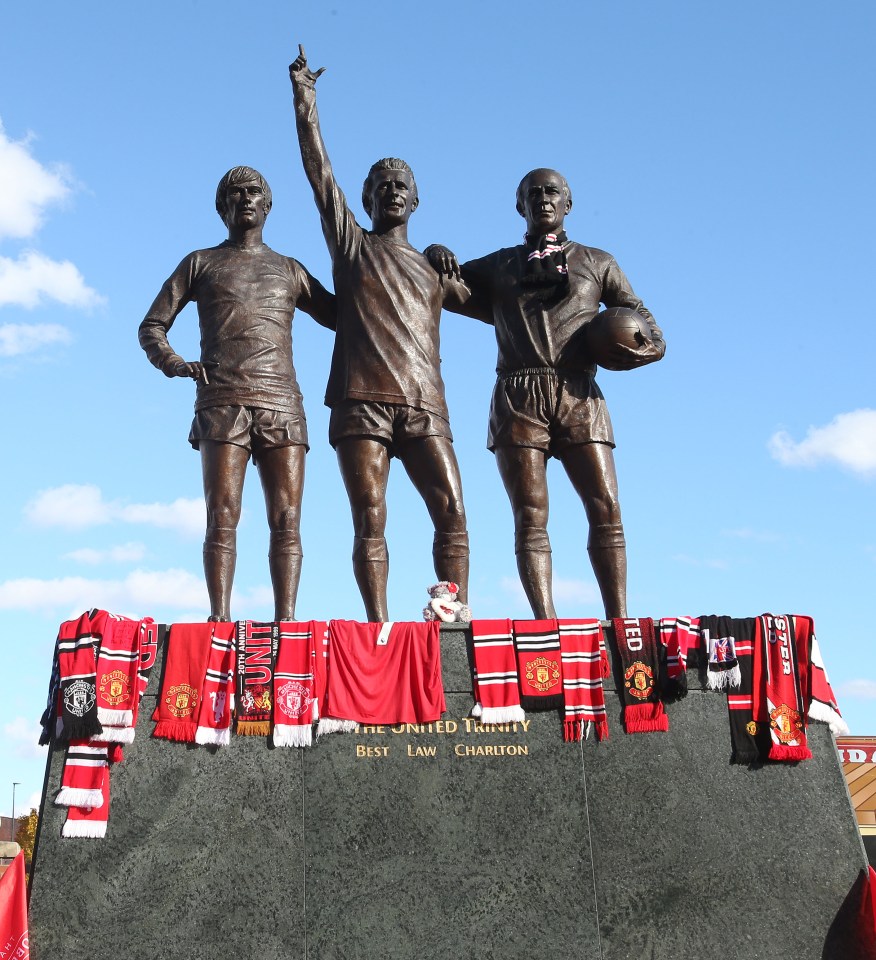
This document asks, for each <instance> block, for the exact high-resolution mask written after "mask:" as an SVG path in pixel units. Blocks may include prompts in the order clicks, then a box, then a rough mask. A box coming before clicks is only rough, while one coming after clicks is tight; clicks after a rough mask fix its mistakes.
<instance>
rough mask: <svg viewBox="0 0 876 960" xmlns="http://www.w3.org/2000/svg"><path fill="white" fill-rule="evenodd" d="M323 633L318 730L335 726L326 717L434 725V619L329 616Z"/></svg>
mask: <svg viewBox="0 0 876 960" xmlns="http://www.w3.org/2000/svg"><path fill="white" fill-rule="evenodd" d="M328 631H329V647H328V650H329V660H328V678H327V684H326V695H325V702H324V707H321V708H320V721H319V731H318V732H321V733H325V732H331V730H332V729H333V728H334V729H338V728H337V727H333V725H332V724H330V723H327V721H329V720H335V721H338V720H340V721H347V722H350V721H355V723H358V724H395V723H433V722H434V721H435V720H437V719H439V717H440V716H441V714H442V713H444V711H445V710H446V704H445V701H444V685H443V682H442V678H441V643H440V623H439V621H437V620H432V621H430V622H427V623H357V622H355V621H353V620H332V621H331V622H330V623H329V627H328ZM509 643H510V637H509ZM511 649H512V657H513V647H512V648H511Z"/></svg>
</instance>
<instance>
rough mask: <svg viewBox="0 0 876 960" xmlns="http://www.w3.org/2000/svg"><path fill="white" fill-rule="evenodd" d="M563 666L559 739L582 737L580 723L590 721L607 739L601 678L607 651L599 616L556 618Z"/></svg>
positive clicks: (598, 734)
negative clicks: (579, 618) (568, 618)
mask: <svg viewBox="0 0 876 960" xmlns="http://www.w3.org/2000/svg"><path fill="white" fill-rule="evenodd" d="M557 624H558V628H559V635H560V650H561V659H562V667H563V696H564V701H565V702H564V723H563V739H564V740H567V741H574V740H580V739H582V736H583V734H584V726H583V724H590V723H592V724H593V727H594V729H595V730H596V737H597V739H599V740H607V739H608V714H607V713H606V709H605V692H604V690H603V687H602V678H603V677H607V676H608V673H609V669H610V668H609V664H608V652H607V651H606V648H605V638H604V637H603V635H602V624H601V623H600V622H599V620H559V621H557Z"/></svg>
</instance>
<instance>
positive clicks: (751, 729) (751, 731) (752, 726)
mask: <svg viewBox="0 0 876 960" xmlns="http://www.w3.org/2000/svg"><path fill="white" fill-rule="evenodd" d="M745 730H746V732H747V733H748V735H749V736H750V737H756V736H757V724H756V723H755V722H754V720H749V721H748V723H746V724H745Z"/></svg>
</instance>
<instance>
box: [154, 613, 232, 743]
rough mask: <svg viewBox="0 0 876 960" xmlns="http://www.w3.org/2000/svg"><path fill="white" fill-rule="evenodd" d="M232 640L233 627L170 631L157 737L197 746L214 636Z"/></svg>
mask: <svg viewBox="0 0 876 960" xmlns="http://www.w3.org/2000/svg"><path fill="white" fill-rule="evenodd" d="M214 635H215V636H217V637H219V638H220V639H222V640H230V639H231V637H233V636H234V624H233V623H175V624H173V625H172V626H171V628H170V634H169V635H168V638H167V647H166V652H165V661H164V677H163V678H162V683H161V691H160V693H159V695H158V705H157V706H156V707H155V711H154V713H153V714H152V719H153V720H157V721H158V722H157V723H156V725H155V729H154V730H153V732H152V736H153V737H162V738H164V739H165V740H179V741H181V742H183V743H194V742H195V738H196V736H197V732H198V726H199V717H200V716H201V701H202V699H203V697H204V681H205V679H206V673H207V663H208V661H209V659H210V653H211V647H212V640H213V636H214Z"/></svg>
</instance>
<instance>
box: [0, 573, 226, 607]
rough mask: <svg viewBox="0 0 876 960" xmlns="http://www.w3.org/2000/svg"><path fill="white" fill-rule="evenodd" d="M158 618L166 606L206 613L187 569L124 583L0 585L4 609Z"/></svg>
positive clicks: (132, 576)
mask: <svg viewBox="0 0 876 960" xmlns="http://www.w3.org/2000/svg"><path fill="white" fill-rule="evenodd" d="M95 606H97V607H100V608H102V609H104V610H111V611H112V612H113V613H118V614H122V615H124V614H126V613H128V614H130V613H132V614H133V615H134V616H143V615H144V613H145V614H146V615H149V616H158V613H157V611H160V610H161V609H163V608H165V607H172V608H174V609H195V610H207V609H208V605H207V588H206V586H205V585H204V582H203V579H202V578H201V577H196V576H195V575H194V574H192V573H189V571H187V570H173V569H172V570H155V571H149V570H135V571H133V572H132V573H129V574H128V575H127V576H126V577H125V578H124V579H122V580H97V579H89V578H88V577H59V578H56V579H54V580H40V579H38V578H36V577H30V578H28V577H22V578H20V579H17V580H6V581H4V582H3V583H0V610H43V611H44V610H79V611H81V610H88V609H90V608H91V607H95Z"/></svg>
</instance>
